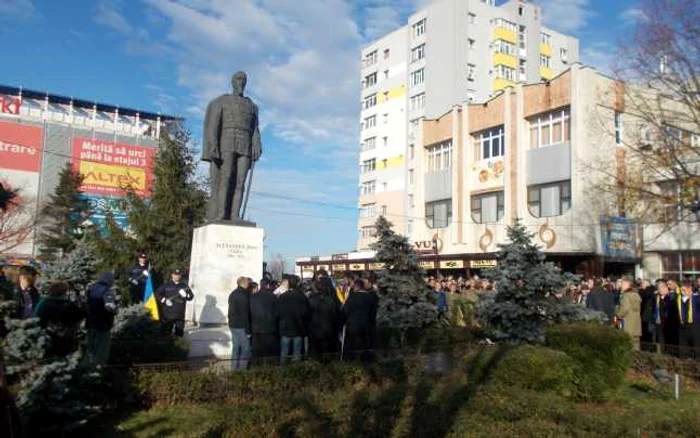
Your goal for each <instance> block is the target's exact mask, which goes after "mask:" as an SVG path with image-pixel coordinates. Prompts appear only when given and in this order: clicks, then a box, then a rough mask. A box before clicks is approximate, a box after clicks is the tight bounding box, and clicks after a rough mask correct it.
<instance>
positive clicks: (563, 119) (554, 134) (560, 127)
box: [529, 107, 571, 148]
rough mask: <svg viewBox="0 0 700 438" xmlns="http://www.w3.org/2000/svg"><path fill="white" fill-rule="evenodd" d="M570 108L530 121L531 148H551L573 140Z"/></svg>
mask: <svg viewBox="0 0 700 438" xmlns="http://www.w3.org/2000/svg"><path fill="white" fill-rule="evenodd" d="M570 119H571V117H570V114H569V108H568V107H567V108H564V109H560V110H556V111H552V112H549V113H544V114H540V115H539V116H535V117H534V118H532V119H530V120H529V122H530V147H531V148H539V147H543V146H549V145H553V144H557V143H561V142H563V141H569V140H570V138H571V120H570Z"/></svg>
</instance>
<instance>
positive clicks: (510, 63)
mask: <svg viewBox="0 0 700 438" xmlns="http://www.w3.org/2000/svg"><path fill="white" fill-rule="evenodd" d="M493 65H494V66H496V65H505V66H507V67H510V68H517V67H518V60H517V59H516V58H515V56H512V55H508V54H506V53H494V54H493Z"/></svg>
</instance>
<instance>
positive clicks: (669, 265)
mask: <svg viewBox="0 0 700 438" xmlns="http://www.w3.org/2000/svg"><path fill="white" fill-rule="evenodd" d="M659 256H660V257H659V259H660V264H661V266H660V267H661V269H660V272H661V277H662V278H666V279H674V280H683V279H696V278H698V277H700V251H669V252H662V253H659Z"/></svg>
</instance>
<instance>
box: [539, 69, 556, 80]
mask: <svg viewBox="0 0 700 438" xmlns="http://www.w3.org/2000/svg"><path fill="white" fill-rule="evenodd" d="M540 77H541V78H543V79H546V80H550V79H552V78H553V77H554V73H553V72H552V69H551V68H549V67H545V66H544V65H541V66H540Z"/></svg>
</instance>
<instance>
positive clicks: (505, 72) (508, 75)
mask: <svg viewBox="0 0 700 438" xmlns="http://www.w3.org/2000/svg"><path fill="white" fill-rule="evenodd" d="M495 73H496V77H499V78H503V79H508V80H509V81H516V80H517V79H516V76H515V69H514V68H510V67H506V66H505V65H497V66H496V67H495Z"/></svg>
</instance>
